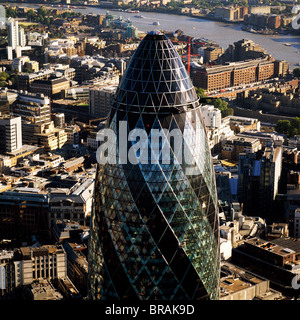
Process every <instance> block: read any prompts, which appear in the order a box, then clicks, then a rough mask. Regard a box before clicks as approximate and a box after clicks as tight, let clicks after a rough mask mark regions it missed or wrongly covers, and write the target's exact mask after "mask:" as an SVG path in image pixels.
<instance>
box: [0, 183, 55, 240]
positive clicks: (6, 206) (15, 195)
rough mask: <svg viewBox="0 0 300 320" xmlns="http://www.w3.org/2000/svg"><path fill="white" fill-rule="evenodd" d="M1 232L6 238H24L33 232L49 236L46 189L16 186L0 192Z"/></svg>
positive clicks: (42, 236)
mask: <svg viewBox="0 0 300 320" xmlns="http://www.w3.org/2000/svg"><path fill="white" fill-rule="evenodd" d="M0 204H1V205H0V234H1V237H3V238H6V239H19V240H20V239H23V241H25V240H26V239H28V238H29V237H31V236H32V235H33V234H38V235H40V236H41V238H43V239H48V237H49V222H48V208H49V198H48V194H47V192H46V191H41V190H40V189H39V188H33V187H14V188H11V189H9V190H8V191H4V192H2V193H0Z"/></svg>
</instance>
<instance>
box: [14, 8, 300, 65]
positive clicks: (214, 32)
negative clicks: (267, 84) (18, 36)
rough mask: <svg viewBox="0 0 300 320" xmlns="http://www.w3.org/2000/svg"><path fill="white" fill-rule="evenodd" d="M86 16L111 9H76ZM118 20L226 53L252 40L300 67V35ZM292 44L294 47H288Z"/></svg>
mask: <svg viewBox="0 0 300 320" xmlns="http://www.w3.org/2000/svg"><path fill="white" fill-rule="evenodd" d="M20 6H32V7H36V6H37V5H33V4H24V3H23V4H20ZM73 10H74V11H77V12H81V13H82V14H88V13H94V14H105V13H106V12H107V10H108V9H100V8H91V7H86V9H79V8H78V9H73ZM110 13H111V14H114V15H116V16H117V17H119V16H122V18H123V19H128V18H130V19H131V21H132V22H133V25H134V26H136V27H137V28H138V29H139V30H140V31H144V32H146V31H151V30H154V29H159V30H163V31H175V30H177V29H181V30H182V31H183V32H184V33H185V34H186V35H190V36H193V37H196V38H200V37H204V38H206V39H209V40H212V41H215V42H216V43H218V44H219V45H220V46H221V47H223V48H224V49H226V48H227V47H228V45H229V44H232V43H233V42H235V41H238V40H241V39H250V40H253V41H254V42H255V43H257V44H260V45H261V46H262V47H263V48H264V49H265V50H267V52H268V53H270V54H271V55H272V56H273V57H274V58H275V59H279V60H286V61H288V62H289V63H290V67H291V69H292V68H295V67H296V66H298V64H299V63H300V34H299V36H298V35H291V34H288V35H282V34H279V35H262V34H254V33H249V32H246V31H243V30H241V26H242V25H241V24H229V23H222V22H217V21H212V20H206V19H199V18H193V17H189V16H184V15H174V14H164V13H156V12H140V13H139V14H138V15H142V16H144V18H137V17H135V15H137V14H136V13H127V12H118V11H110ZM154 21H159V23H160V25H159V26H154V25H153V22H154ZM285 43H290V44H291V46H285V45H284V44H285Z"/></svg>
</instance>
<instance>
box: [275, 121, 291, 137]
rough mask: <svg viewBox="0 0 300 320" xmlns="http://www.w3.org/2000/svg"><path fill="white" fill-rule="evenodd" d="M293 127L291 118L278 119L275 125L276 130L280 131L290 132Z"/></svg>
mask: <svg viewBox="0 0 300 320" xmlns="http://www.w3.org/2000/svg"><path fill="white" fill-rule="evenodd" d="M291 127H292V126H291V122H290V121H289V120H278V121H277V124H276V126H275V130H276V131H277V132H278V133H284V134H289V131H290V129H291Z"/></svg>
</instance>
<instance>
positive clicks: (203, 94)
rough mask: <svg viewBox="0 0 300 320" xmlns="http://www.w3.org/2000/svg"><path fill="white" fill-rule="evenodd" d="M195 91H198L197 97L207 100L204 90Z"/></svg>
mask: <svg viewBox="0 0 300 320" xmlns="http://www.w3.org/2000/svg"><path fill="white" fill-rule="evenodd" d="M195 90H196V93H197V95H198V96H199V97H200V98H206V97H207V95H206V93H205V90H204V89H202V88H195Z"/></svg>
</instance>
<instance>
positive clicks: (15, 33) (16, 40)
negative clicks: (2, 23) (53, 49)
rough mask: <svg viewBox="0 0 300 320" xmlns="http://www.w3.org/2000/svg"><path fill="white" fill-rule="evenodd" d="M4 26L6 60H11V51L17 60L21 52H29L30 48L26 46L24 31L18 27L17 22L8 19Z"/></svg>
mask: <svg viewBox="0 0 300 320" xmlns="http://www.w3.org/2000/svg"><path fill="white" fill-rule="evenodd" d="M6 24H7V32H8V46H7V47H6V49H7V58H8V60H13V51H15V54H16V57H17V58H18V57H20V56H21V55H22V51H23V50H30V49H31V47H30V46H26V35H25V31H24V29H23V28H22V27H20V26H19V22H18V20H14V19H12V18H9V19H8V21H7V23H6Z"/></svg>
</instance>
